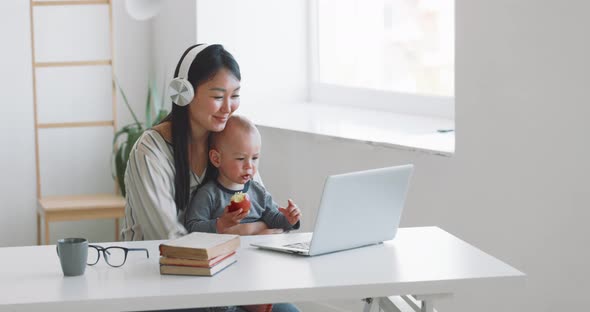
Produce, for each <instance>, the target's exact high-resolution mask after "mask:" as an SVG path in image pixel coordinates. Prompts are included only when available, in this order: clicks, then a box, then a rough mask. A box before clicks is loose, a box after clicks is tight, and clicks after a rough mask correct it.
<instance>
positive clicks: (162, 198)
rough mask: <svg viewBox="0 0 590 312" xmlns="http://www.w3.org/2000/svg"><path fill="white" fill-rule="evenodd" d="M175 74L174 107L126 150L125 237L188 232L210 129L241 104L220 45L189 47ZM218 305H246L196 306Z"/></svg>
mask: <svg viewBox="0 0 590 312" xmlns="http://www.w3.org/2000/svg"><path fill="white" fill-rule="evenodd" d="M174 77H176V78H175V79H174V80H173V81H172V82H171V83H170V89H173V90H175V92H174V94H172V95H173V97H172V99H173V105H172V111H171V112H170V114H169V115H168V116H167V117H166V118H165V119H164V120H163V121H162V122H161V123H160V124H159V125H157V126H155V127H154V128H153V129H149V130H146V131H145V132H144V133H143V134H142V135H141V137H140V138H139V139H138V140H137V143H136V144H135V146H133V149H132V150H131V153H130V155H129V162H128V164H127V171H126V172H125V187H126V190H127V197H126V201H127V203H126V207H125V221H124V224H123V233H122V234H123V236H122V237H123V239H124V240H157V239H171V238H175V237H179V236H182V235H184V234H186V233H187V232H186V230H185V228H184V226H183V225H182V224H183V222H184V214H185V210H186V208H187V205H188V203H189V200H190V195H191V194H192V193H193V191H194V190H195V189H196V188H197V186H198V185H199V184H201V183H202V182H203V180H204V179H205V176H206V173H207V170H208V169H207V167H208V163H209V162H208V154H209V151H208V136H209V133H210V132H212V131H213V132H219V131H221V130H223V129H224V128H225V125H226V123H227V120H228V118H229V116H230V115H231V114H232V113H233V112H234V111H235V110H236V109H238V107H239V106H240V80H241V75H240V68H239V66H238V63H237V62H236V61H235V59H234V58H233V56H232V55H231V54H230V53H229V52H227V51H226V50H225V49H224V48H223V46H221V45H218V44H214V45H204V44H202V45H195V46H191V47H189V48H188V49H187V50H186V51H185V52H184V54H183V55H182V57H181V58H180V61H179V62H178V65H177V66H176V71H175V73H174ZM255 179H259V177H255ZM236 217H237V218H239V217H238V213H237V212H236ZM240 226H243V227H244V229H242V231H240V232H244V233H248V234H258V233H265V234H266V233H277V232H280V230H277V229H268V228H267V226H266V225H265V224H264V223H263V222H261V221H259V222H254V223H248V224H240ZM244 308H246V307H244ZM219 309H221V310H224V311H225V310H230V311H244V309H243V308H242V307H223V308H204V309H196V311H215V310H219ZM273 311H275V312H276V311H279V312H292V311H298V310H297V308H296V307H295V306H293V305H292V304H288V303H286V304H275V305H274V306H273Z"/></svg>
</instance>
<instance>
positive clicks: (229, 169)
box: [218, 131, 261, 184]
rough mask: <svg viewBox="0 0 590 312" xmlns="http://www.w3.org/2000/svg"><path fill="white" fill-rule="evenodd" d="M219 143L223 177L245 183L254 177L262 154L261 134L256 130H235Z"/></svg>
mask: <svg viewBox="0 0 590 312" xmlns="http://www.w3.org/2000/svg"><path fill="white" fill-rule="evenodd" d="M233 132H235V133H231V134H230V135H227V136H225V137H224V139H223V142H220V144H219V152H220V156H221V161H220V166H219V167H218V169H219V173H220V175H221V178H225V179H227V180H229V181H231V182H233V183H237V184H245V183H246V182H248V181H249V180H250V179H252V178H253V177H254V175H255V174H256V172H257V169H258V158H259V156H260V145H261V142H260V135H259V134H258V133H255V132H246V131H233Z"/></svg>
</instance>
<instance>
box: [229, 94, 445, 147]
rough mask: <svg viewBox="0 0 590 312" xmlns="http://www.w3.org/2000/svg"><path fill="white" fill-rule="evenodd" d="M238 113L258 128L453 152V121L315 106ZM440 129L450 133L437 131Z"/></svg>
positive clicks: (253, 107)
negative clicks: (250, 120) (246, 117)
mask: <svg viewBox="0 0 590 312" xmlns="http://www.w3.org/2000/svg"><path fill="white" fill-rule="evenodd" d="M239 113H240V114H244V115H246V116H248V118H250V119H252V121H254V122H255V123H256V124H257V125H259V126H263V127H269V128H277V129H285V130H292V131H298V132H304V133H311V134H317V135H322V136H328V137H333V138H341V139H346V140H354V141H358V142H365V143H367V144H373V145H379V146H384V147H390V148H398V149H402V150H410V151H419V152H425V153H428V154H433V155H440V156H451V155H452V154H453V152H454V150H455V133H454V129H455V123H454V121H453V120H452V119H446V118H439V117H427V116H417V115H406V114H395V113H389V112H383V111H376V110H369V109H362V108H355V107H336V106H329V105H318V104H316V103H313V104H311V103H305V104H299V105H295V104H293V105H242V107H240V110H239ZM439 130H443V131H444V130H453V131H449V132H442V133H441V132H439Z"/></svg>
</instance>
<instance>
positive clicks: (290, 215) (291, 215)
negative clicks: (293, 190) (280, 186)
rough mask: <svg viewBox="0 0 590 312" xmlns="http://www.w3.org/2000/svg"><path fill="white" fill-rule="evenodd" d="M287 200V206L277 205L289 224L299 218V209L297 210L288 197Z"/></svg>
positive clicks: (292, 223)
mask: <svg viewBox="0 0 590 312" xmlns="http://www.w3.org/2000/svg"><path fill="white" fill-rule="evenodd" d="M288 202H289V205H288V206H287V208H283V207H279V211H280V212H281V213H282V214H283V215H284V216H285V218H287V221H289V223H290V224H291V225H294V224H295V223H297V221H299V219H300V218H301V210H299V208H298V207H297V205H295V203H293V201H292V200H290V199H289V200H288Z"/></svg>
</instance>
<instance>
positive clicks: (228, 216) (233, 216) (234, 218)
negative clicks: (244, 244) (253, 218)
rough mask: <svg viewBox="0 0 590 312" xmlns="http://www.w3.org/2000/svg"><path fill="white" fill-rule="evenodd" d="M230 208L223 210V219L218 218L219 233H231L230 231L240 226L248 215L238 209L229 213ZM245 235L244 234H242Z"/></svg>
mask: <svg viewBox="0 0 590 312" xmlns="http://www.w3.org/2000/svg"><path fill="white" fill-rule="evenodd" d="M228 209H229V206H226V207H225V209H223V214H222V215H221V217H219V218H217V233H230V232H233V231H230V229H232V228H234V227H236V226H238V225H240V221H242V219H244V218H245V217H246V216H247V215H248V214H247V213H245V212H243V210H242V209H238V210H236V211H233V212H229V210H228ZM241 235H244V234H241Z"/></svg>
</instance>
